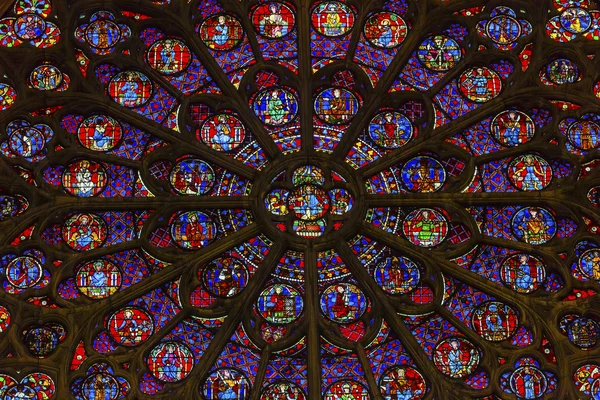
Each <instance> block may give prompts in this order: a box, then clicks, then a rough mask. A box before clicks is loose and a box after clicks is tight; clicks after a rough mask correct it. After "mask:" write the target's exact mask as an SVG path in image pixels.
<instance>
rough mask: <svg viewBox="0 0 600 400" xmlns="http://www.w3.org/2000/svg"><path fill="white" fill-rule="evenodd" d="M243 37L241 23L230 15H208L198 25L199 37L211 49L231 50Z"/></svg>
mask: <svg viewBox="0 0 600 400" xmlns="http://www.w3.org/2000/svg"><path fill="white" fill-rule="evenodd" d="M243 38H244V29H243V28H242V24H240V22H239V21H238V20H237V19H236V18H234V17H232V16H231V15H226V14H221V15H213V16H211V17H208V18H207V19H206V20H205V21H204V22H203V23H202V26H201V27H200V39H202V41H203V42H204V44H205V45H206V46H208V47H209V48H211V49H213V50H219V51H225V50H231V49H233V48H234V47H235V46H237V45H238V44H239V43H240V42H241V41H242V39H243Z"/></svg>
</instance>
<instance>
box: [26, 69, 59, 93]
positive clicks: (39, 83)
mask: <svg viewBox="0 0 600 400" xmlns="http://www.w3.org/2000/svg"><path fill="white" fill-rule="evenodd" d="M29 82H30V83H31V86H33V87H34V88H35V89H37V90H55V89H57V88H58V87H59V86H60V85H61V84H62V83H63V74H62V72H60V70H59V69H58V68H56V67H55V66H54V65H49V64H44V65H40V66H39V67H36V68H35V69H34V70H33V71H31V74H30V75H29Z"/></svg>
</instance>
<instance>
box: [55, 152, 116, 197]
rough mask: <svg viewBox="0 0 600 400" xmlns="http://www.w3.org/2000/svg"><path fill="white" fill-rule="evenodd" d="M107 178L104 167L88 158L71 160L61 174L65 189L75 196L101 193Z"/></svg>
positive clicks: (89, 195)
mask: <svg viewBox="0 0 600 400" xmlns="http://www.w3.org/2000/svg"><path fill="white" fill-rule="evenodd" d="M107 180H108V177H107V175H106V170H105V169H104V167H103V166H102V165H100V164H98V163H97V162H94V161H90V160H78V161H75V162H72V163H71V164H69V165H68V166H67V167H66V168H65V170H64V171H63V175H62V185H63V187H64V188H65V191H66V192H67V193H69V194H71V195H73V196H77V197H92V196H96V195H97V194H100V193H102V191H103V190H104V187H105V186H106V183H107Z"/></svg>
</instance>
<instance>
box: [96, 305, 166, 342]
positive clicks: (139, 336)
mask: <svg viewBox="0 0 600 400" xmlns="http://www.w3.org/2000/svg"><path fill="white" fill-rule="evenodd" d="M106 330H107V331H108V333H109V334H110V336H111V337H112V338H113V340H114V341H115V342H116V343H117V344H120V345H122V346H126V347H133V346H138V345H140V344H142V343H143V342H145V341H146V340H148V338H149V337H150V336H151V335H152V333H153V332H154V322H153V320H152V317H151V316H150V314H148V312H146V311H145V310H142V309H141V308H136V307H126V308H122V309H120V310H118V311H117V312H115V313H114V314H113V315H111V317H110V318H109V319H108V322H107V323H106Z"/></svg>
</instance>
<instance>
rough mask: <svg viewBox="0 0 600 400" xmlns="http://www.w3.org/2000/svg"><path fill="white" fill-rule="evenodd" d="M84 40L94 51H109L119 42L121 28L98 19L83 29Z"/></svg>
mask: <svg viewBox="0 0 600 400" xmlns="http://www.w3.org/2000/svg"><path fill="white" fill-rule="evenodd" d="M85 40H86V42H87V43H88V44H89V45H90V46H92V47H95V48H96V49H102V50H106V49H110V48H111V47H114V46H115V45H116V44H117V43H119V40H121V28H120V27H119V25H117V24H115V23H114V22H113V21H109V20H107V19H98V20H95V21H94V22H92V23H91V24H89V25H88V26H87V28H86V29H85Z"/></svg>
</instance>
